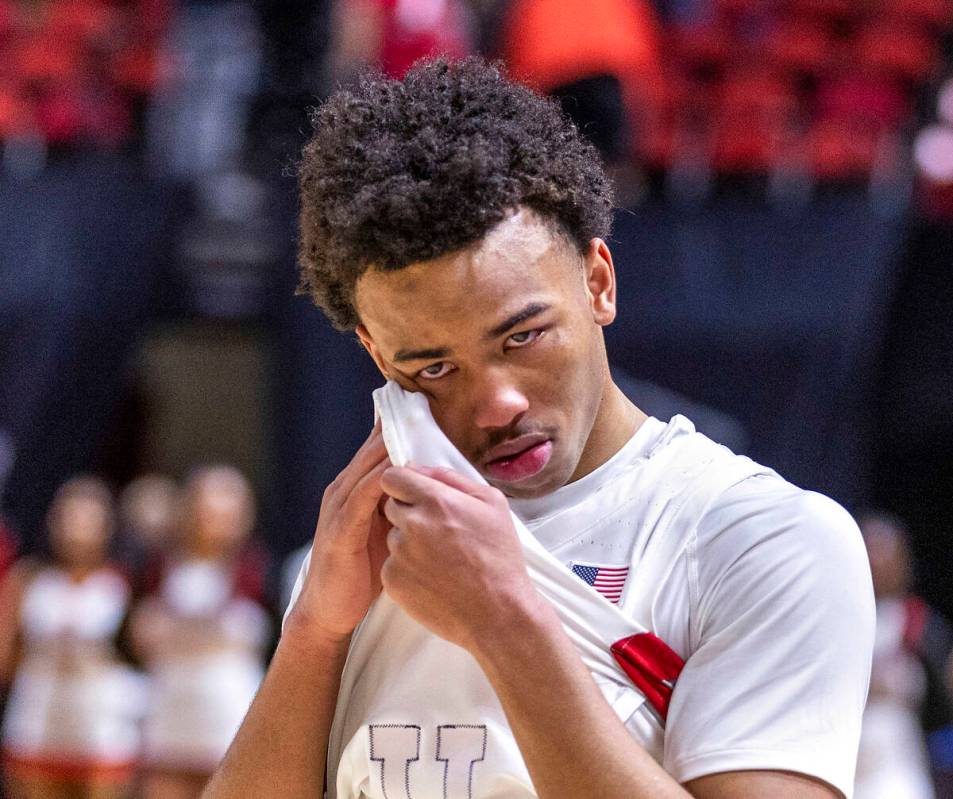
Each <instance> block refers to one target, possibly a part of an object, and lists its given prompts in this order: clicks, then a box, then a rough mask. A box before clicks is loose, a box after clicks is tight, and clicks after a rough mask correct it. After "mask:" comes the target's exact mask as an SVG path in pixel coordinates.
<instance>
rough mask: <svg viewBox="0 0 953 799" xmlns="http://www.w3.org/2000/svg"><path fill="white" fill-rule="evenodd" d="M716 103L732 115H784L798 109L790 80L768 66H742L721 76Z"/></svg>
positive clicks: (775, 116)
mask: <svg viewBox="0 0 953 799" xmlns="http://www.w3.org/2000/svg"><path fill="white" fill-rule="evenodd" d="M719 105H720V106H721V107H722V109H723V110H725V111H727V112H730V113H733V114H752V113H754V114H760V115H764V116H767V117H774V118H778V117H781V118H788V117H789V116H790V115H791V114H793V113H794V112H795V111H796V110H797V108H798V96H797V92H796V90H795V87H794V85H793V83H792V81H791V80H790V79H789V78H787V77H786V76H784V75H783V73H780V72H779V71H778V70H775V69H772V68H770V67H769V68H761V69H757V68H751V67H749V68H746V69H738V70H737V71H735V72H733V73H731V74H729V75H728V76H726V77H725V79H724V82H723V84H722V86H721V91H720V95H719Z"/></svg>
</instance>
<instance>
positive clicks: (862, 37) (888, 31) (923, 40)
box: [852, 20, 938, 84]
mask: <svg viewBox="0 0 953 799" xmlns="http://www.w3.org/2000/svg"><path fill="white" fill-rule="evenodd" d="M852 51H853V56H854V61H855V63H857V64H858V65H860V66H862V67H864V68H866V69H869V70H871V71H873V72H876V73H878V74H882V75H887V76H890V77H895V78H899V79H902V80H904V81H907V82H909V83H911V84H920V83H922V82H923V81H925V80H926V79H927V78H929V77H930V75H931V73H932V72H933V70H934V69H935V68H936V66H937V63H938V53H937V41H936V39H935V37H933V36H930V35H929V34H927V33H925V32H924V31H922V30H918V29H917V28H915V27H913V26H910V25H908V24H902V23H895V22H891V21H885V20H881V21H878V22H873V23H870V24H868V25H866V26H864V27H862V28H861V29H860V30H859V31H858V32H857V34H856V38H855V39H854V42H853V46H852Z"/></svg>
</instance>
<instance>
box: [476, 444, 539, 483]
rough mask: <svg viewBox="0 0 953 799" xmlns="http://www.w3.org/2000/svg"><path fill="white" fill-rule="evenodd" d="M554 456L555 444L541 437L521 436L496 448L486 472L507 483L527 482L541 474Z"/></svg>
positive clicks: (488, 462) (487, 463) (487, 464)
mask: <svg viewBox="0 0 953 799" xmlns="http://www.w3.org/2000/svg"><path fill="white" fill-rule="evenodd" d="M552 454H553V442H552V440H551V439H548V438H541V437H540V436H521V437H520V438H517V439H514V440H513V441H508V442H506V443H505V444H501V445H500V446H499V447H496V448H494V449H493V450H492V451H491V452H490V455H492V456H493V458H492V459H491V460H489V461H487V462H486V470H487V472H489V473H490V475H491V476H492V477H493V478H494V479H496V480H500V481H503V482H507V483H512V482H515V481H517V480H525V479H526V478H527V477H532V476H533V475H535V474H539V472H541V471H542V470H543V468H544V467H545V466H546V464H547V463H549V459H550V458H551V457H552Z"/></svg>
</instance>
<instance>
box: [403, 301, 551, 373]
mask: <svg viewBox="0 0 953 799" xmlns="http://www.w3.org/2000/svg"><path fill="white" fill-rule="evenodd" d="M550 307H551V306H550V305H547V304H546V303H542V302H531V303H530V304H529V305H527V306H526V307H525V308H523V309H522V310H519V311H517V312H516V313H515V314H513V315H512V316H510V317H509V318H508V319H506V320H504V321H503V322H501V323H500V324H498V325H497V326H496V327H494V328H493V329H492V330H489V331H487V333H486V334H485V335H484V339H494V338H497V337H498V336H502V335H503V334H504V333H506V332H507V331H508V330H511V329H512V328H514V327H516V326H517V325H518V324H521V323H523V322H525V321H526V320H527V319H532V318H533V317H534V316H537V315H539V314H541V313H543V312H544V311H548V310H549V309H550ZM452 354H453V350H451V349H450V348H449V347H431V348H430V349H425V350H397V352H396V353H394V361H395V362H396V363H404V362H405V361H429V360H433V359H435V358H446V357H447V356H448V355H452Z"/></svg>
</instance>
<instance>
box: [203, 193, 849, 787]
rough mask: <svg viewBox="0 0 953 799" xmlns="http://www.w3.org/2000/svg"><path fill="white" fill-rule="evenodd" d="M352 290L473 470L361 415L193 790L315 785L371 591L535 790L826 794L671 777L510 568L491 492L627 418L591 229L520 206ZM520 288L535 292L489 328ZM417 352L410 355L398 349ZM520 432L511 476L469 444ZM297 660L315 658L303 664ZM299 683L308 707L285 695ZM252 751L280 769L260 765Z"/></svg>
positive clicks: (771, 779) (600, 250)
mask: <svg viewBox="0 0 953 799" xmlns="http://www.w3.org/2000/svg"><path fill="white" fill-rule="evenodd" d="M356 299H357V305H358V310H359V312H360V315H361V320H362V324H361V325H360V326H359V327H358V329H357V332H358V335H359V336H360V339H361V341H362V343H363V344H364V346H365V348H366V349H367V350H368V352H369V353H370V354H371V357H373V358H374V360H375V362H376V363H377V365H378V367H379V368H380V370H381V372H382V373H383V374H384V375H385V376H387V377H390V378H392V379H394V380H396V381H397V382H399V383H400V384H401V385H402V386H404V387H405V388H407V389H408V390H411V391H422V392H424V393H425V394H426V396H427V398H428V401H429V404H430V408H431V410H432V412H433V414H434V418H435V419H436V421H437V423H438V424H439V425H440V427H441V429H442V430H443V431H444V433H446V435H447V436H448V437H449V438H450V440H451V441H452V442H453V443H454V444H455V445H456V446H457V447H458V448H459V449H460V450H461V451H462V452H463V453H464V454H465V455H466V456H467V457H468V458H469V459H470V460H471V462H473V463H474V465H476V466H477V468H478V469H479V470H480V471H481V472H482V473H483V474H484V475H485V476H486V477H487V478H488V480H489V482H490V483H491V485H490V486H486V485H482V484H480V485H478V484H475V483H473V482H472V481H470V480H468V479H466V478H464V477H462V476H460V475H458V474H456V473H453V472H449V471H446V470H441V469H430V468H423V467H409V468H407V467H405V468H397V467H392V466H390V465H389V462H388V461H387V458H386V452H385V451H384V448H383V444H382V442H381V438H380V434H379V431H378V430H377V429H375V431H374V432H373V433H372V434H371V437H370V438H369V439H368V441H367V442H366V443H365V445H364V446H363V447H362V449H361V450H360V451H359V452H358V454H357V455H356V456H355V458H354V460H353V461H352V462H351V464H349V465H348V467H347V468H346V469H345V470H344V471H343V472H342V473H341V475H340V476H339V477H338V478H337V480H335V482H334V483H333V484H332V485H331V486H330V487H329V489H328V491H327V492H326V493H325V496H324V501H323V502H322V509H321V516H320V518H319V521H318V530H317V533H316V536H315V544H314V551H313V555H312V566H311V570H310V572H309V574H308V577H307V579H306V581H305V584H304V588H303V591H302V594H301V597H300V598H299V600H298V602H297V603H296V605H295V607H294V608H293V610H292V611H291V613H290V614H289V617H288V620H287V622H286V625H285V631H284V635H283V636H282V640H281V643H280V644H279V649H278V654H277V655H276V657H275V659H274V661H273V664H272V667H271V669H270V671H269V675H268V677H267V678H266V681H265V684H264V686H263V688H262V691H261V692H260V693H259V696H258V698H257V699H256V702H255V704H254V705H253V706H252V710H251V712H250V713H249V716H248V718H247V719H246V722H245V725H244V726H243V728H242V730H241V731H240V733H239V736H238V738H237V739H236V743H235V745H234V746H233V749H232V751H231V752H230V753H229V756H228V757H227V758H226V761H225V764H224V766H223V768H222V769H221V770H220V772H219V774H218V775H217V776H216V778H215V779H214V780H213V783H212V785H211V787H210V788H209V790H208V792H207V794H206V796H207V797H237V796H243V795H256V794H255V791H254V790H253V789H254V787H255V786H258V785H261V786H268V788H269V791H268V794H269V795H271V796H282V797H292V796H294V797H298V796H301V797H304V796H309V797H313V796H314V795H315V792H316V791H319V790H320V786H321V785H322V783H323V777H324V757H323V753H324V752H326V747H327V740H328V728H329V726H330V721H331V718H332V716H333V708H334V700H335V698H336V694H337V686H338V683H339V679H340V673H341V672H340V668H341V664H342V663H343V658H344V654H345V652H346V646H347V640H348V637H349V635H350V633H351V631H352V630H353V629H354V626H355V625H356V624H357V623H358V621H359V620H360V619H361V618H362V617H363V615H364V613H365V612H366V610H367V607H368V606H369V604H370V602H371V601H372V600H373V598H374V597H375V596H376V595H377V591H379V590H381V589H383V590H384V591H386V592H387V593H388V594H389V595H390V597H391V598H392V599H394V601H395V602H397V603H398V604H400V605H401V606H402V607H403V608H404V610H406V611H407V612H408V613H409V614H410V615H411V616H413V617H414V618H415V619H417V620H418V621H419V622H421V623H422V624H424V625H425V626H427V627H428V628H429V629H431V630H432V631H433V632H434V633H435V634H437V635H439V636H441V637H443V638H446V639H447V640H449V641H452V642H454V643H456V644H458V645H460V646H462V647H464V648H466V649H467V650H468V651H470V652H471V654H473V656H474V657H475V658H476V660H477V662H478V663H479V664H480V666H481V667H482V669H483V671H484V673H485V674H486V676H487V678H488V679H489V681H490V683H491V684H492V686H493V688H494V690H495V692H496V694H497V696H498V697H499V699H500V701H501V704H502V706H503V708H504V710H505V712H506V715H507V719H508V721H509V724H510V727H511V729H512V731H513V733H514V735H515V737H516V740H517V743H518V744H519V747H520V751H521V753H522V754H523V757H524V760H525V761H526V764H527V767H528V769H529V772H530V775H531V777H532V779H533V783H534V787H535V788H536V791H537V793H538V795H539V797H541V799H565V797H567V796H598V797H601V799H616V797H618V799H623V798H624V799H650V798H651V799H667V798H668V797H687V796H695V797H701V799H714V797H720V798H721V799H740V798H741V797H755V796H757V797H763V796H771V797H776V798H777V799H789V798H790V799H794V797H797V798H798V799H822V798H828V799H829V797H836V796H838V794H837V792H836V791H834V790H833V789H831V788H829V787H828V786H825V785H823V784H821V783H819V782H817V781H815V780H811V779H809V778H806V777H802V776H799V775H790V774H784V773H779V772H737V773H729V774H722V775H712V776H708V777H705V778H703V779H699V780H696V781H694V782H692V783H689V784H688V785H686V786H681V785H679V784H678V783H677V782H676V781H675V780H674V779H673V778H672V777H671V776H669V775H668V774H667V773H666V772H665V771H664V770H663V769H662V768H661V767H660V766H659V765H658V764H657V763H656V762H655V761H654V760H653V759H652V758H651V757H650V756H649V755H648V754H647V753H646V752H645V750H644V749H642V747H640V746H639V745H638V743H636V742H635V741H634V740H633V739H632V738H631V737H630V736H629V734H628V733H627V732H626V731H625V729H624V727H623V726H622V724H621V722H620V721H619V720H618V718H617V717H616V715H615V714H614V713H613V712H612V710H611V709H610V708H609V706H608V705H607V704H606V702H605V701H604V699H603V697H602V694H601V692H600V691H599V690H598V688H597V687H596V685H595V683H594V682H593V680H592V676H591V675H590V673H589V671H588V670H587V669H586V667H585V666H584V665H583V663H582V661H581V660H580V658H579V656H578V654H577V652H576V650H575V648H574V647H573V645H572V643H571V642H570V641H569V639H568V638H567V636H566V634H565V632H564V631H563V629H562V626H561V624H560V622H559V620H558V618H557V616H556V614H555V611H554V610H553V609H552V607H551V606H550V605H548V603H546V602H545V601H544V600H542V599H541V598H540V597H539V595H538V594H537V593H536V591H535V589H534V588H533V586H532V584H531V583H530V581H529V578H528V576H527V574H526V570H525V566H524V563H523V559H522V552H521V549H520V546H519V543H518V539H517V537H516V533H515V531H514V530H513V526H512V522H511V519H510V515H509V511H508V507H507V504H506V497H505V495H510V496H527V497H528V496H539V495H542V494H545V493H547V492H550V491H552V490H554V489H555V488H558V487H559V486H562V485H564V484H565V483H567V482H569V481H571V480H575V479H578V478H580V477H582V476H584V475H586V474H588V473H589V472H591V471H592V470H593V469H595V468H596V467H597V466H599V465H601V464H602V463H604V462H605V461H606V460H607V459H608V458H609V457H611V456H612V455H613V454H614V453H615V452H617V451H618V450H619V449H620V448H621V447H622V445H623V444H624V443H625V442H626V441H627V440H628V439H629V438H630V437H631V435H632V434H633V432H634V431H635V430H636V429H637V428H638V426H639V425H640V424H641V423H642V421H644V419H645V416H644V414H643V413H642V412H641V411H639V410H638V409H637V408H636V407H635V406H633V405H632V404H631V403H629V402H628V400H626V399H625V397H624V396H623V395H622V394H621V392H620V391H619V390H618V389H617V388H616V386H615V385H614V384H613V383H612V380H611V377H610V376H609V371H608V366H607V360H606V354H605V346H604V342H603V337H602V327H603V326H605V325H607V324H609V323H611V321H612V320H613V319H614V318H615V273H614V269H613V266H612V257H611V254H610V252H609V249H608V247H607V246H606V244H605V242H603V241H602V240H601V239H593V240H592V241H591V242H590V246H589V247H588V249H587V250H586V252H585V253H584V254H582V255H580V254H579V253H578V251H576V250H575V249H573V248H572V247H570V246H567V245H566V243H565V241H564V240H563V239H562V237H561V236H560V235H559V234H558V233H556V232H555V231H554V230H553V228H552V227H550V226H549V225H547V224H545V223H544V222H543V221H542V220H540V219H539V218H538V217H536V216H535V215H534V214H532V213H531V212H528V211H521V212H519V213H516V214H513V215H511V216H510V217H509V218H508V219H506V220H504V222H503V223H501V224H500V225H499V226H497V227H496V228H494V229H493V230H492V231H491V232H490V233H489V234H488V235H487V236H486V237H484V239H482V240H481V241H479V242H477V243H476V244H474V245H472V246H470V247H467V248H465V249H463V250H460V251H458V252H455V253H451V254H449V255H446V256H442V257H440V258H436V259H433V260H431V261H426V262H423V263H419V264H412V265H411V266H409V267H407V268H406V269H403V270H399V271H395V272H387V273H384V272H374V271H372V272H368V273H367V274H366V275H365V276H363V277H362V278H361V280H360V281H359V283H358V287H357V292H356ZM528 305H542V306H548V307H547V310H545V311H543V312H540V313H539V314H536V315H534V316H532V318H529V319H525V320H523V321H522V322H521V323H520V324H518V325H515V326H513V327H510V328H507V329H504V330H497V331H496V332H495V334H494V335H489V331H493V330H494V329H496V328H499V326H500V323H501V322H502V321H505V320H507V319H510V318H511V317H512V316H513V315H514V314H516V313H517V312H519V311H520V310H523V309H525V308H526V307H527V306H528ZM420 350H425V351H429V353H428V355H427V357H419V358H415V359H413V360H404V359H401V358H399V357H398V354H399V353H401V352H402V351H403V352H404V353H405V354H406V353H407V352H418V354H420V353H419V351H420ZM428 377H430V378H432V379H428ZM526 433H542V434H545V435H546V436H547V437H549V439H550V440H551V441H552V443H553V450H552V457H551V459H550V460H549V462H548V463H547V464H546V466H545V467H544V468H543V469H542V470H541V471H539V472H538V473H537V474H534V475H532V476H531V477H527V478H525V479H522V480H516V481H511V482H501V481H500V480H497V479H493V475H492V474H491V473H490V472H489V470H488V469H487V468H486V459H487V457H488V454H489V455H492V450H493V448H494V447H497V446H499V445H500V444H502V443H504V442H506V441H508V440H512V439H513V438H514V437H515V436H519V435H523V434H526ZM391 525H393V529H390V528H391ZM331 575H334V577H335V579H329V578H330V577H331ZM296 652H297V653H298V657H297V658H296V657H295V654H296ZM305 657H307V658H311V659H312V661H311V662H320V663H321V668H319V669H310V670H309V669H308V668H307V665H306V663H302V662H301V658H305ZM315 658H317V659H318V660H314V659H315ZM540 662H545V663H546V664H547V671H546V679H545V680H540V679H539V666H538V664H539V663H540ZM303 683H304V684H305V687H310V688H311V692H308V691H306V690H305V689H304V688H303V685H302V684H303ZM285 693H287V695H285ZM296 697H297V699H296ZM303 697H307V702H306V704H307V708H302V707H299V706H298V704H297V703H301V702H302V701H303ZM567 718H571V719H573V724H571V725H570V724H566V723H565V720H566V719H567ZM269 735H270V736H273V737H272V738H270V739H269V737H268V736H269ZM298 736H307V739H308V740H309V742H310V746H309V748H308V750H307V752H306V753H305V754H304V755H303V756H302V758H301V759H298V758H296V757H294V756H293V754H292V753H293V752H294V750H295V749H296V748H297V749H300V740H301V739H300V737H298ZM285 742H287V746H288V747H289V750H285V751H282V749H281V744H284V743H285ZM317 753H320V754H317ZM269 764H271V766H272V767H274V768H276V769H278V770H279V771H280V772H281V773H280V775H269V773H268V769H269ZM275 780H279V781H280V784H279V785H278V786H277V790H276V786H275ZM249 786H251V787H249ZM243 790H244V793H243ZM318 795H319V794H318Z"/></svg>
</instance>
